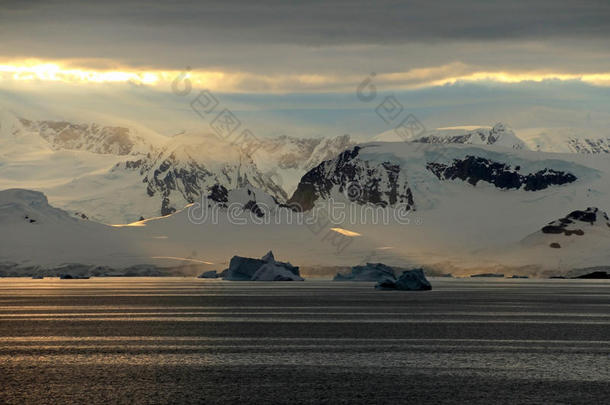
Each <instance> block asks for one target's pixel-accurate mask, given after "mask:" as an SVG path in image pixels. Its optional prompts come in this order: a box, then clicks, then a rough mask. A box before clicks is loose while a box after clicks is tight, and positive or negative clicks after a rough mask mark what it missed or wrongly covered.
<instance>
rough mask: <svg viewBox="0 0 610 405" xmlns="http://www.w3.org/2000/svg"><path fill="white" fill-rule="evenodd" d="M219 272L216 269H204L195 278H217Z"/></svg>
mask: <svg viewBox="0 0 610 405" xmlns="http://www.w3.org/2000/svg"><path fill="white" fill-rule="evenodd" d="M218 277H220V274H218V272H217V271H216V270H210V271H205V272H203V273H201V274H200V275H198V276H197V278H218Z"/></svg>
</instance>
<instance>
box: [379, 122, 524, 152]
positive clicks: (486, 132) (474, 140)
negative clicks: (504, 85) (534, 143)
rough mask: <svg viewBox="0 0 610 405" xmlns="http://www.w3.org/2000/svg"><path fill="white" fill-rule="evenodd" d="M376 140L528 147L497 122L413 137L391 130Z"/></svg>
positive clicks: (447, 129)
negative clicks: (400, 134)
mask: <svg viewBox="0 0 610 405" xmlns="http://www.w3.org/2000/svg"><path fill="white" fill-rule="evenodd" d="M374 140H375V141H380V142H399V141H407V142H417V143H426V144H439V145H446V144H468V145H496V146H503V147H506V148H511V149H526V146H525V143H524V142H523V141H522V140H521V139H520V138H518V137H517V136H516V135H515V132H514V131H513V130H512V129H511V128H510V127H509V126H508V125H506V124H503V123H497V124H495V125H494V126H493V127H491V128H490V127H481V128H475V129H470V128H467V129H465V128H442V129H435V130H431V131H425V132H424V133H423V134H418V135H416V136H414V137H413V138H411V139H403V138H401V137H399V136H398V134H397V133H396V131H394V130H391V131H387V132H384V133H382V134H379V135H377V136H376V137H375V138H374Z"/></svg>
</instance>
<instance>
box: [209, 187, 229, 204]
mask: <svg viewBox="0 0 610 405" xmlns="http://www.w3.org/2000/svg"><path fill="white" fill-rule="evenodd" d="M209 191H210V193H209V194H208V199H210V200H212V201H214V202H217V203H220V204H221V205H223V206H224V207H225V208H226V206H227V203H228V202H229V190H227V188H226V187H225V186H222V185H220V184H214V185H213V186H212V187H210V188H209Z"/></svg>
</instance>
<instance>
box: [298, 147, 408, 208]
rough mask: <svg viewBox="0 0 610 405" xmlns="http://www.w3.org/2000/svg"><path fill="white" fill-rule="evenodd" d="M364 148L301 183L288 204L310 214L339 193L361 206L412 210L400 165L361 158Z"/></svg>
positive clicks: (326, 164)
mask: <svg viewBox="0 0 610 405" xmlns="http://www.w3.org/2000/svg"><path fill="white" fill-rule="evenodd" d="M360 150H361V147H359V146H355V147H354V148H353V149H351V150H347V151H344V152H343V153H341V154H340V155H339V156H337V157H336V158H335V159H332V160H327V161H325V162H322V163H321V164H319V165H318V166H316V167H314V168H313V169H311V170H310V171H309V172H307V173H306V174H305V175H304V176H303V178H302V179H301V181H300V183H299V185H298V186H297V189H296V191H295V192H294V194H293V196H292V197H291V198H290V199H289V200H288V202H287V204H288V205H289V206H293V207H294V208H295V209H297V210H303V211H308V210H310V209H312V208H313V207H314V204H315V203H316V201H317V200H318V199H320V198H329V197H330V196H331V191H332V190H333V189H336V190H337V191H338V192H340V193H343V194H344V195H346V196H347V197H348V198H349V199H350V200H351V201H352V202H355V203H358V204H375V205H378V206H382V207H386V206H392V205H394V204H397V203H404V204H407V206H408V209H413V208H414V207H415V203H414V201H413V194H412V193H411V189H410V188H409V186H408V183H407V181H406V178H404V177H403V176H401V168H400V165H397V164H392V163H391V162H383V163H381V164H378V163H373V162H369V161H366V160H362V159H360V158H359V152H360Z"/></svg>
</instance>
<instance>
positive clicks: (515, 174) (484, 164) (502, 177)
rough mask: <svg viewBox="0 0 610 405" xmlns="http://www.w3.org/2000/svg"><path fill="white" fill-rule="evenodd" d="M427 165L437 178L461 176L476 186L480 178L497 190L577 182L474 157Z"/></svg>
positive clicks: (547, 171)
mask: <svg viewBox="0 0 610 405" xmlns="http://www.w3.org/2000/svg"><path fill="white" fill-rule="evenodd" d="M426 168H427V169H428V170H430V171H431V172H432V173H434V175H435V176H436V177H438V179H439V180H455V179H460V180H463V181H467V182H468V183H470V184H472V185H473V186H476V184H477V183H478V182H479V181H484V182H486V183H490V184H493V185H494V186H495V187H497V188H500V189H520V188H523V189H524V190H526V191H538V190H544V189H546V188H548V187H549V186H553V185H562V184H566V183H572V182H574V181H576V180H577V179H576V176H574V175H573V174H571V173H565V172H561V171H556V170H552V169H544V170H540V171H537V172H535V173H530V174H526V175H523V174H521V173H519V171H518V170H517V169H513V168H511V166H509V165H507V164H504V163H499V162H494V161H492V160H489V159H485V158H482V157H477V156H466V157H465V158H464V159H454V160H453V163H452V164H451V165H446V164H443V163H428V164H427V165H426Z"/></svg>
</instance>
